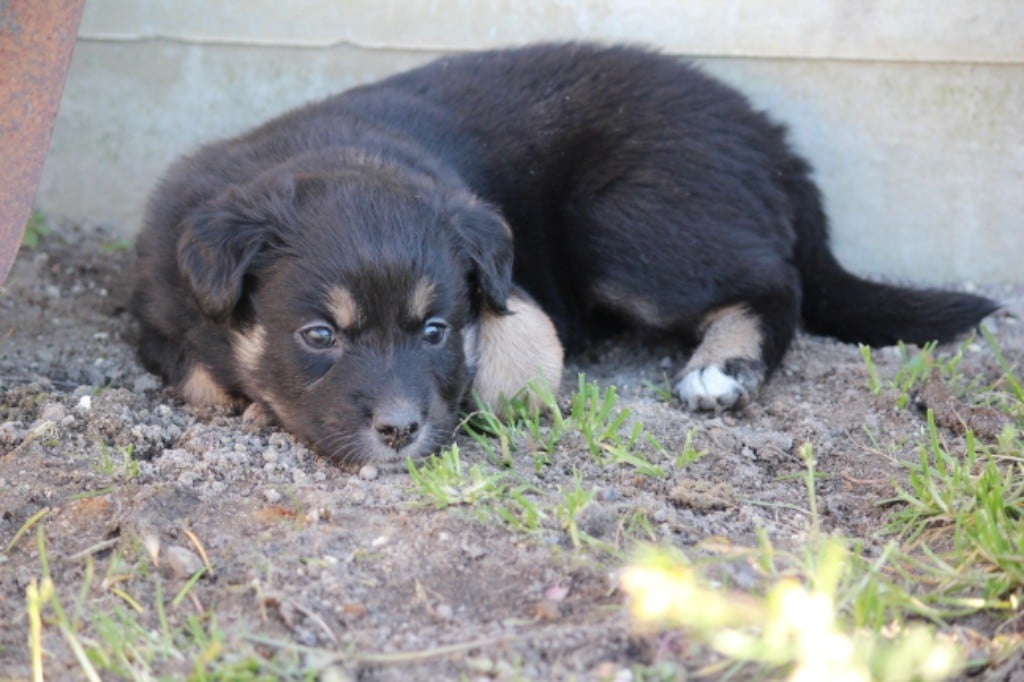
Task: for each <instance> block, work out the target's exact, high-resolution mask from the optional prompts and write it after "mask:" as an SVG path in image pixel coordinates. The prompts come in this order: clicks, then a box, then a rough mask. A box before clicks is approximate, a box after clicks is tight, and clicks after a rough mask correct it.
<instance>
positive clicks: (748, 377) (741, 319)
mask: <svg viewBox="0 0 1024 682" xmlns="http://www.w3.org/2000/svg"><path fill="white" fill-rule="evenodd" d="M701 328H702V332H703V336H702V337H701V341H700V345H699V346H697V349H696V350H695V351H694V352H693V355H692V356H691V357H690V360H689V362H687V363H686V366H685V367H684V368H683V370H682V371H681V372H680V373H679V374H678V376H677V377H676V384H675V392H676V395H678V396H679V399H680V400H682V401H683V402H684V403H685V404H686V406H687V407H688V408H690V409H691V410H715V409H722V408H727V409H728V408H732V409H741V408H743V407H744V406H746V405H747V403H749V402H750V399H751V396H752V395H755V394H756V393H757V389H758V388H759V387H760V385H761V382H762V381H764V377H765V374H766V370H767V368H766V366H765V363H764V361H763V360H761V342H762V334H761V325H760V323H759V321H758V319H757V317H756V316H754V315H753V314H751V313H750V311H749V310H748V309H747V307H746V306H744V305H731V306H727V307H725V308H719V309H718V310H716V311H714V312H712V313H711V314H710V315H708V316H707V317H706V318H705V319H704V322H703V324H702V325H701Z"/></svg>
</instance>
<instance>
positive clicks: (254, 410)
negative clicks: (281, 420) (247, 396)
mask: <svg viewBox="0 0 1024 682" xmlns="http://www.w3.org/2000/svg"><path fill="white" fill-rule="evenodd" d="M242 423H243V424H245V425H246V426H248V427H250V428H253V429H264V428H266V427H268V426H273V425H274V424H275V423H276V421H275V420H274V415H273V414H272V413H271V412H270V410H268V409H267V408H266V407H265V406H264V405H263V404H262V403H258V402H254V403H249V407H247V408H245V411H244V412H242Z"/></svg>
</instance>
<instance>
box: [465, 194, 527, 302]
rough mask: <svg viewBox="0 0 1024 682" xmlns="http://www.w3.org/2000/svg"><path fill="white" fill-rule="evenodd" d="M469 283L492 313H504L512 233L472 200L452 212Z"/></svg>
mask: <svg viewBox="0 0 1024 682" xmlns="http://www.w3.org/2000/svg"><path fill="white" fill-rule="evenodd" d="M452 223H453V224H454V226H455V231H456V233H458V236H459V241H460V244H461V248H462V254H463V256H464V258H465V259H466V260H467V264H468V267H469V272H470V275H471V281H472V283H473V284H475V285H476V286H477V287H478V288H479V290H480V293H481V294H482V295H483V297H484V300H485V301H486V302H487V304H488V307H490V308H491V309H492V310H493V311H494V312H497V313H506V312H508V307H507V302H508V293H509V288H510V287H511V286H512V230H511V229H510V228H509V226H508V223H506V222H505V220H504V218H502V217H501V215H500V214H499V213H498V212H497V210H495V209H493V208H491V207H490V206H488V205H487V204H485V203H483V202H481V201H479V200H477V199H472V200H470V201H469V202H465V203H464V204H463V205H461V206H459V207H458V208H456V209H454V210H453V211H452Z"/></svg>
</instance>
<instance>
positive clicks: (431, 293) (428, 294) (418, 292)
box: [409, 278, 437, 320]
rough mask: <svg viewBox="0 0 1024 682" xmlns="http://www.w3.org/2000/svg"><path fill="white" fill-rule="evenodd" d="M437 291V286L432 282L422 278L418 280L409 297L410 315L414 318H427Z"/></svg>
mask: <svg viewBox="0 0 1024 682" xmlns="http://www.w3.org/2000/svg"><path fill="white" fill-rule="evenodd" d="M436 293H437V287H435V286H434V284H433V283H432V282H428V281H427V280H426V279H422V278H421V279H420V281H418V282H416V288H415V289H413V291H412V296H410V297H409V317H411V318H412V319H414V320H422V319H425V318H426V317H427V312H428V311H429V310H430V304H431V303H433V302H434V297H435V294H436Z"/></svg>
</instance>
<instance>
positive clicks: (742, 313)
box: [683, 304, 762, 372]
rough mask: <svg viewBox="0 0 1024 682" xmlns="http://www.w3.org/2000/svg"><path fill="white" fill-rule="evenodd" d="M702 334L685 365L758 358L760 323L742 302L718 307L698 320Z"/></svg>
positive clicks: (687, 366) (713, 363)
mask: <svg viewBox="0 0 1024 682" xmlns="http://www.w3.org/2000/svg"><path fill="white" fill-rule="evenodd" d="M701 331H702V333H703V338H702V339H701V342H700V345H699V346H697V349H696V350H695V351H694V352H693V355H692V356H691V357H690V360H689V362H687V363H686V368H685V369H684V370H683V372H686V371H687V370H689V369H693V368H698V367H708V366H710V365H724V364H725V361H726V360H729V359H731V358H745V359H747V360H759V359H760V358H761V342H762V338H761V326H760V324H759V322H758V319H757V316H756V315H754V314H753V313H751V312H750V311H749V310H747V307H746V306H745V305H743V304H737V305H731V306H726V307H724V308H719V309H718V310H715V311H713V312H711V313H709V314H708V316H707V317H705V318H704V321H703V322H702V323H701Z"/></svg>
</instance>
